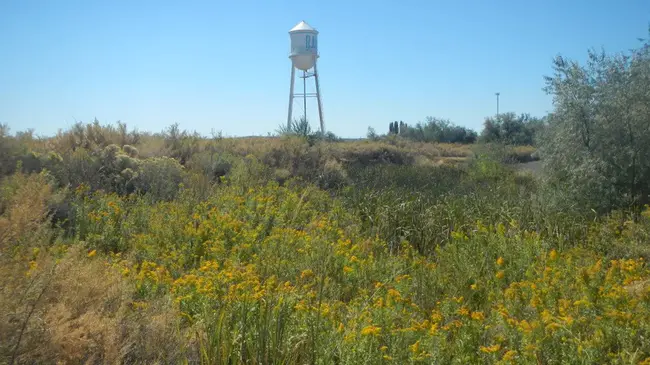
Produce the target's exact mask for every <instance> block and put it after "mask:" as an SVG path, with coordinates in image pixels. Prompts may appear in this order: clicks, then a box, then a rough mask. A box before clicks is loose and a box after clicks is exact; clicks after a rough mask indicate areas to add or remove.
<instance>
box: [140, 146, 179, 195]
mask: <svg viewBox="0 0 650 365" xmlns="http://www.w3.org/2000/svg"><path fill="white" fill-rule="evenodd" d="M183 173H184V171H183V166H182V165H181V164H180V163H179V162H178V161H177V160H175V159H173V158H169V157H155V158H149V159H146V160H142V162H141V163H140V168H139V172H138V175H137V178H136V179H135V181H134V186H135V188H136V189H137V190H138V191H140V192H142V193H146V194H147V195H149V196H150V197H151V198H152V199H153V200H156V201H157V200H171V199H174V198H175V197H176V194H177V193H178V190H179V184H180V183H181V182H182V181H183Z"/></svg>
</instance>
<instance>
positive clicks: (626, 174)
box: [540, 43, 650, 212]
mask: <svg viewBox="0 0 650 365" xmlns="http://www.w3.org/2000/svg"><path fill="white" fill-rule="evenodd" d="M553 65H554V69H555V74H554V75H553V76H552V77H548V78H547V88H546V90H547V92H548V93H550V94H552V95H553V97H554V102H555V110H554V112H553V113H552V114H551V115H550V117H549V124H548V127H547V131H546V132H545V133H544V134H543V139H542V144H541V147H540V153H541V154H542V157H543V159H542V160H543V162H544V167H545V170H546V171H547V172H548V174H549V176H550V179H551V181H550V183H551V184H553V185H554V186H556V188H557V189H563V190H566V191H568V192H570V200H568V201H567V203H568V204H574V205H578V206H580V207H582V208H583V209H586V210H589V209H595V210H596V211H598V212H607V211H609V210H611V209H615V208H621V207H630V206H633V207H636V208H639V207H641V206H642V205H644V204H646V203H648V202H649V196H650V130H649V129H648V128H647V125H648V120H649V119H650V109H648V108H647V105H648V104H650V93H648V85H650V44H649V43H644V44H643V46H642V47H640V48H639V49H636V50H633V51H632V52H631V53H630V54H620V55H607V54H605V53H604V52H603V53H596V52H593V51H590V52H589V61H588V63H587V64H586V65H580V64H578V63H577V62H574V61H569V60H566V59H565V58H563V57H561V56H558V57H557V58H556V59H555V60H554V62H553Z"/></svg>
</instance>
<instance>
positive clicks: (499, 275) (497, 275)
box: [494, 270, 505, 279]
mask: <svg viewBox="0 0 650 365" xmlns="http://www.w3.org/2000/svg"><path fill="white" fill-rule="evenodd" d="M494 276H495V277H496V278H497V279H503V277H504V276H505V273H504V272H503V270H500V271H498V272H497V273H496V275H494Z"/></svg>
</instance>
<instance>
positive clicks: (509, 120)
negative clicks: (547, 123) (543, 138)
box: [480, 112, 544, 146]
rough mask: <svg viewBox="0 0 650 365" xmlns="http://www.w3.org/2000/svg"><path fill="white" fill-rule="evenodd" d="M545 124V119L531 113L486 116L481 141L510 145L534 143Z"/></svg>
mask: <svg viewBox="0 0 650 365" xmlns="http://www.w3.org/2000/svg"><path fill="white" fill-rule="evenodd" d="M543 126H544V120H543V119H540V118H535V117H531V116H530V114H520V115H516V114H515V113H512V112H509V113H503V114H499V116H498V117H494V118H493V117H488V118H485V122H484V123H483V131H482V132H481V138H480V139H481V142H485V143H503V144H509V145H519V146H521V145H534V144H536V138H537V137H536V136H537V135H538V134H539V132H540V131H541V129H542V128H543Z"/></svg>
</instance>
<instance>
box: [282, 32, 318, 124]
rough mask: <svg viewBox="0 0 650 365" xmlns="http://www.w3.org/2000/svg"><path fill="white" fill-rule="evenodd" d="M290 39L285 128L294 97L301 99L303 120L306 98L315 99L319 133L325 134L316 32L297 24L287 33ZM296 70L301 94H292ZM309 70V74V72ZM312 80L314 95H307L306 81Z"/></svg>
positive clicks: (289, 122) (291, 110) (290, 116)
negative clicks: (287, 109) (300, 79)
mask: <svg viewBox="0 0 650 365" xmlns="http://www.w3.org/2000/svg"><path fill="white" fill-rule="evenodd" d="M289 37H290V38H291V54H290V55H289V58H290V59H291V86H290V87H289V116H288V117H287V127H288V128H290V127H291V120H292V119H291V118H292V112H293V100H294V98H295V97H301V96H302V98H303V107H304V112H305V115H304V117H305V120H306V119H307V98H308V97H316V100H317V101H318V117H319V119H320V131H321V133H322V134H323V135H324V134H325V124H324V123H323V108H322V104H321V97H320V86H319V83H318V68H317V67H316V60H317V59H318V57H319V56H318V31H317V30H316V29H314V28H312V27H311V26H309V24H307V23H305V22H304V21H302V22H300V23H298V25H296V26H295V27H293V28H292V29H291V30H290V31H289ZM296 69H298V70H300V71H302V76H300V78H302V84H303V93H302V94H294V93H293V85H294V80H295V78H296ZM310 70H311V72H310ZM311 77H313V78H314V81H315V83H316V93H309V94H308V93H307V79H308V78H311Z"/></svg>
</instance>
